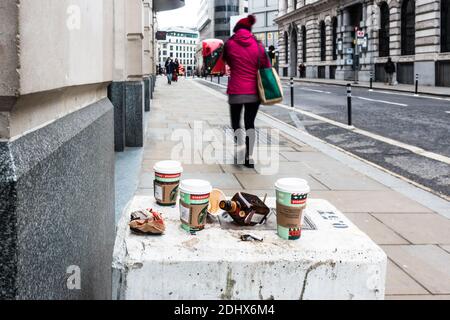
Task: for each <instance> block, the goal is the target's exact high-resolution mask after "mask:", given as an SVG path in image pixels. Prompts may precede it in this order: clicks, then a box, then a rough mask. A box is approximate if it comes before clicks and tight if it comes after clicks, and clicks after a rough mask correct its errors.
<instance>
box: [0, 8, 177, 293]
mask: <svg viewBox="0 0 450 320" xmlns="http://www.w3.org/2000/svg"><path fill="white" fill-rule="evenodd" d="M182 5H184V1H181V0H169V1H166V0H89V1H86V0H71V1H62V0H45V1H44V0H34V1H17V0H2V1H1V5H0V300H3V299H111V293H112V274H111V263H112V253H113V246H114V238H115V212H114V193H115V192H114V191H115V190H114V189H115V184H114V173H115V172H114V170H115V169H114V167H115V153H114V149H115V146H116V149H118V150H121V149H123V147H124V146H139V145H142V141H143V113H144V110H145V108H147V109H148V108H149V107H150V96H151V88H152V81H153V79H154V74H155V62H156V60H154V58H155V46H154V32H153V29H154V24H155V21H154V19H155V12H156V11H158V10H166V9H174V8H176V7H180V6H182Z"/></svg>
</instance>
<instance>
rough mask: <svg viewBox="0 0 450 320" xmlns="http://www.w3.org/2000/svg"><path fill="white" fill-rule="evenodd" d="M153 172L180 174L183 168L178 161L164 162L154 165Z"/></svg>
mask: <svg viewBox="0 0 450 320" xmlns="http://www.w3.org/2000/svg"><path fill="white" fill-rule="evenodd" d="M153 170H154V171H155V172H158V173H165V174H176V173H182V172H183V167H182V166H181V163H180V162H179V161H173V160H166V161H160V162H158V163H156V164H155V166H154V167H153Z"/></svg>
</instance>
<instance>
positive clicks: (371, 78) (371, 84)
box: [369, 71, 373, 91]
mask: <svg viewBox="0 0 450 320" xmlns="http://www.w3.org/2000/svg"><path fill="white" fill-rule="evenodd" d="M369 90H370V91H372V90H373V72H372V71H371V72H370V88H369Z"/></svg>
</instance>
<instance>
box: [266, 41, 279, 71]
mask: <svg viewBox="0 0 450 320" xmlns="http://www.w3.org/2000/svg"><path fill="white" fill-rule="evenodd" d="M275 51H276V50H275V47H274V46H269V52H268V55H269V58H270V63H271V64H272V66H275V65H276V63H277V61H276V59H277V56H276V53H275ZM275 69H276V68H275Z"/></svg>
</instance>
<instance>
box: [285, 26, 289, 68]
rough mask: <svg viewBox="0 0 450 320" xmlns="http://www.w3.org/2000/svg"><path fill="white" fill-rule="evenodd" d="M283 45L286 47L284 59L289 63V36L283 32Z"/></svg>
mask: <svg viewBox="0 0 450 320" xmlns="http://www.w3.org/2000/svg"><path fill="white" fill-rule="evenodd" d="M284 47H285V48H286V54H285V55H284V61H285V62H286V63H289V36H288V33H287V32H286V31H285V32H284Z"/></svg>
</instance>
